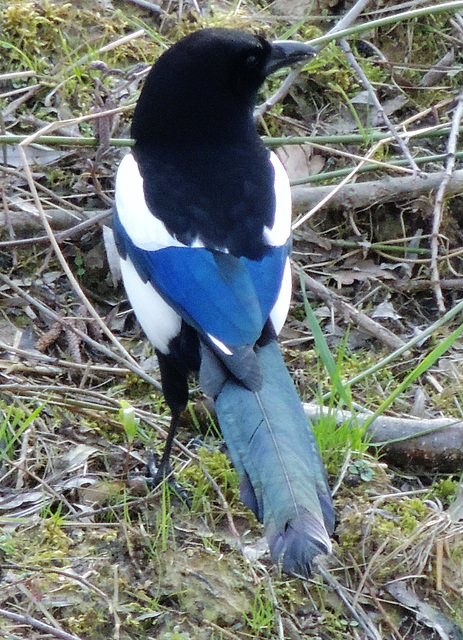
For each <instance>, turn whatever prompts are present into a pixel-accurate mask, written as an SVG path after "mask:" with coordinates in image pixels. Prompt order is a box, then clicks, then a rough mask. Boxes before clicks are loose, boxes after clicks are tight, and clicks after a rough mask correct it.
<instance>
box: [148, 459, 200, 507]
mask: <svg viewBox="0 0 463 640" xmlns="http://www.w3.org/2000/svg"><path fill="white" fill-rule="evenodd" d="M147 467H148V479H147V482H148V486H149V487H151V488H153V489H155V488H156V487H158V486H159V485H161V484H162V483H163V482H164V481H166V482H167V486H168V487H169V489H170V490H171V491H172V492H173V493H175V495H176V496H178V497H179V498H180V500H182V502H184V503H185V504H186V505H187V507H188V508H189V509H191V500H190V496H189V495H188V492H187V491H186V490H185V489H184V488H183V487H182V486H181V485H180V484H179V483H178V482H177V479H176V478H175V475H174V472H173V471H172V467H171V466H170V463H169V462H167V463H165V464H163V462H162V461H161V463H160V464H159V465H158V464H157V462H156V457H155V455H154V452H153V451H150V452H149V456H148V462H147Z"/></svg>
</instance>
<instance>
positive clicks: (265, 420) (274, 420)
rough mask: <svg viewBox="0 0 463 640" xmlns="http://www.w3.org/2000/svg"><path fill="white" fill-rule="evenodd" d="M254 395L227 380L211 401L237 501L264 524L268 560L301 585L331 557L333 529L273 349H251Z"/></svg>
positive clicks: (295, 399) (309, 446)
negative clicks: (315, 564) (319, 561)
mask: <svg viewBox="0 0 463 640" xmlns="http://www.w3.org/2000/svg"><path fill="white" fill-rule="evenodd" d="M256 355H257V359H258V361H259V365H260V368H261V371H262V373H263V384H262V388H261V389H260V390H259V391H250V390H249V389H246V388H245V387H244V386H243V385H242V384H240V383H239V382H238V381H236V380H233V379H229V380H227V381H226V382H225V384H224V385H223V387H222V389H221V391H220V393H219V394H218V396H217V398H216V411H217V417H218V420H219V424H220V427H221V429H222V433H223V435H224V438H225V441H226V443H227V446H228V449H229V451H230V456H231V458H232V461H233V464H234V466H235V468H236V470H237V472H238V476H239V479H240V489H241V498H242V500H243V502H244V503H245V504H246V506H247V507H249V508H250V509H252V510H253V511H254V513H255V515H256V516H257V518H258V519H259V520H260V521H261V522H263V523H264V531H265V535H266V537H267V540H268V543H269V547H270V553H271V555H272V559H273V560H274V561H275V562H280V563H281V565H282V567H283V569H284V570H285V571H288V572H290V573H294V574H297V575H302V576H304V577H308V576H309V575H310V571H311V563H312V560H313V558H314V557H315V556H316V555H318V554H323V553H329V552H330V550H331V542H330V534H331V533H332V531H333V526H334V514H333V507H332V502H331V494H330V490H329V487H328V483H327V478H326V471H325V469H324V466H323V463H322V461H321V458H320V453H319V450H318V446H317V443H316V441H315V438H314V435H313V432H312V429H311V427H310V425H309V423H308V421H307V418H306V416H305V414H304V411H303V408H302V405H301V401H300V399H299V396H298V394H297V392H296V389H295V387H294V384H293V382H292V380H291V377H290V375H289V373H288V370H287V369H286V365H285V363H284V360H283V357H282V355H281V352H280V349H279V347H278V344H277V342H276V341H271V342H270V343H268V344H267V345H265V346H263V347H256Z"/></svg>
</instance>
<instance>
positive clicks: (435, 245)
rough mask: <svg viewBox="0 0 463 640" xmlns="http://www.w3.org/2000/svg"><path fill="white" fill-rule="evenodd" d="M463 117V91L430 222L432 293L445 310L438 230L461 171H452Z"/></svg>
mask: <svg viewBox="0 0 463 640" xmlns="http://www.w3.org/2000/svg"><path fill="white" fill-rule="evenodd" d="M462 118H463V93H461V94H460V97H459V98H458V102H457V106H456V108H455V111H454V113H453V118H452V127H451V129H450V134H449V138H448V142H447V154H448V159H447V164H446V167H445V171H444V173H443V176H442V180H441V182H440V185H439V188H438V190H437V193H436V199H435V202H434V211H433V224H432V238H431V277H432V280H433V284H434V295H435V297H436V302H437V306H438V308H439V311H441V312H444V311H445V303H444V296H443V294H442V288H441V286H440V283H439V267H438V260H437V258H438V255H439V231H440V226H441V223H442V216H443V212H444V198H445V196H446V195H449V193H448V192H449V187H450V183H451V181H452V178H454V176H455V174H456V173H463V172H461V171H459V172H457V171H455V172H454V168H455V152H456V150H457V143H458V136H459V133H460V123H461V119H462Z"/></svg>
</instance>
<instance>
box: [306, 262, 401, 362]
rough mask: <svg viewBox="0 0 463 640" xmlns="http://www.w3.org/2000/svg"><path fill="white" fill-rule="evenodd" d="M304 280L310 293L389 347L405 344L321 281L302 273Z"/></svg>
mask: <svg viewBox="0 0 463 640" xmlns="http://www.w3.org/2000/svg"><path fill="white" fill-rule="evenodd" d="M304 282H305V285H306V287H307V288H308V289H310V291H312V293H314V294H315V295H316V296H318V297H319V298H321V299H322V300H324V301H325V302H326V303H327V304H329V305H331V306H332V307H334V308H335V309H336V310H337V311H339V312H340V313H342V314H343V316H344V317H347V318H349V320H350V321H351V322H354V323H355V324H356V325H357V326H358V327H360V328H361V329H363V330H364V331H366V332H367V333H368V334H369V335H371V336H373V337H375V338H377V339H378V340H380V341H381V342H382V343H383V344H385V345H386V346H387V347H388V348H389V349H392V350H395V349H401V348H402V347H403V346H404V345H405V342H403V340H401V339H400V338H398V337H397V336H396V335H395V334H394V333H392V331H389V329H386V327H383V326H382V325H380V324H379V323H378V322H376V321H375V320H372V318H369V317H368V316H367V315H366V314H364V313H362V312H361V311H358V310H357V309H356V308H355V307H354V306H353V305H351V304H350V303H349V302H347V301H346V300H344V299H343V298H342V296H340V295H338V294H337V293H335V292H334V291H331V290H330V289H328V288H327V287H325V286H324V285H323V284H322V283H321V282H318V281H317V280H315V279H314V278H311V277H310V276H308V275H307V274H304Z"/></svg>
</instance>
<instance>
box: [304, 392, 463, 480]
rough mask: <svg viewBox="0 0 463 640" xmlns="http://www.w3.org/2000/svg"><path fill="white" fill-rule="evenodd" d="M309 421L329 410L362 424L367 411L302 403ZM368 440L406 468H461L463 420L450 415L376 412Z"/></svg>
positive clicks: (338, 418) (339, 417)
mask: <svg viewBox="0 0 463 640" xmlns="http://www.w3.org/2000/svg"><path fill="white" fill-rule="evenodd" d="M304 411H305V413H306V415H307V417H308V418H309V419H310V420H311V422H319V421H320V418H321V417H322V416H323V415H327V414H328V413H329V412H330V411H331V415H334V417H335V420H336V423H337V424H341V423H342V422H349V421H350V422H353V421H354V420H355V421H356V423H358V424H359V425H363V424H364V423H365V421H366V420H367V418H370V417H371V416H370V414H367V413H357V414H356V415H353V414H352V413H350V412H349V411H344V410H334V409H331V410H329V409H327V408H325V407H320V406H319V405H317V404H313V403H304ZM366 437H367V438H368V441H369V443H370V444H371V445H372V446H374V447H375V448H379V447H380V448H381V451H382V453H383V454H384V455H385V457H386V458H387V459H388V460H389V461H390V462H392V463H393V464H395V465H397V466H399V467H404V468H409V467H410V466H415V467H418V468H420V469H423V470H431V469H432V470H436V471H440V472H445V473H451V472H453V471H459V470H461V467H462V464H463V421H462V420H456V419H452V418H393V417H390V416H379V417H378V418H376V419H375V420H374V422H372V423H371V425H370V426H369V427H368V429H367V431H366Z"/></svg>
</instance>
